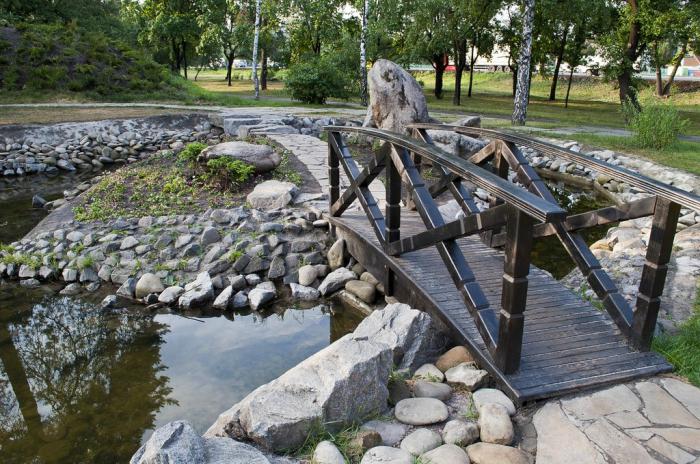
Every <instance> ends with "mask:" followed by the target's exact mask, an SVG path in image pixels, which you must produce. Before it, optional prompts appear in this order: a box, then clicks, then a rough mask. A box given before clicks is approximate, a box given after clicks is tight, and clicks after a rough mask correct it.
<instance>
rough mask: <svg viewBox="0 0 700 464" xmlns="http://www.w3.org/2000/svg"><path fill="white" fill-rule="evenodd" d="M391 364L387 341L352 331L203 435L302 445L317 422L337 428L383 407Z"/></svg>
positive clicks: (261, 390) (280, 446)
mask: <svg viewBox="0 0 700 464" xmlns="http://www.w3.org/2000/svg"><path fill="white" fill-rule="evenodd" d="M391 368H392V355H391V349H390V348H389V347H388V346H387V345H386V344H384V343H382V342H380V341H375V340H372V339H368V338H364V337H362V338H357V337H355V336H354V335H353V334H348V335H346V336H344V337H342V338H341V339H339V340H337V341H336V342H334V343H332V344H331V345H330V346H328V347H326V348H325V349H323V350H321V351H319V352H318V353H316V354H314V355H312V356H311V357H309V358H307V359H306V360H304V361H302V362H301V363H299V364H298V365H297V366H295V367H293V368H292V369H290V370H288V371H287V372H285V373H284V374H282V375H281V376H280V377H278V378H277V379H275V380H273V381H272V382H270V383H268V384H265V385H263V386H261V387H259V388H257V389H256V390H255V391H253V392H252V393H250V394H249V395H248V396H246V397H245V398H244V399H243V400H242V401H241V402H239V403H238V404H236V405H234V406H233V407H232V408H231V409H229V410H228V411H226V412H224V413H223V414H221V415H220V416H219V418H218V419H217V421H216V423H215V424H214V425H212V426H211V427H210V428H209V430H208V431H207V433H206V434H205V436H207V437H211V436H231V437H238V438H242V439H247V440H252V441H254V442H256V443H259V444H260V445H262V446H265V447H266V448H269V449H271V450H276V451H280V450H288V449H292V448H295V447H298V446H299V445H301V444H302V443H304V441H305V440H306V438H307V435H308V433H309V432H310V431H311V430H312V428H313V427H314V426H315V425H316V424H318V423H323V424H331V426H332V427H333V428H335V429H337V430H339V429H341V428H342V427H344V426H348V425H350V424H351V423H353V422H356V421H358V420H360V419H362V418H363V417H365V416H368V415H372V414H377V413H379V412H380V411H383V410H384V408H385V407H386V401H387V397H388V391H387V388H386V385H387V383H388V380H389V373H390V371H391ZM409 462H410V461H409Z"/></svg>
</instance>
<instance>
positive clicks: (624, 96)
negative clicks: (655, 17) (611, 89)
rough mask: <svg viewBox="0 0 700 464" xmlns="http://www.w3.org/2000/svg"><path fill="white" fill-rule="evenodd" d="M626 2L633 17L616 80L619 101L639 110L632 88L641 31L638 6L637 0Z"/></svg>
mask: <svg viewBox="0 0 700 464" xmlns="http://www.w3.org/2000/svg"><path fill="white" fill-rule="evenodd" d="M627 4H628V5H629V6H630V10H631V13H632V17H633V18H634V19H633V20H632V23H631V24H630V31H629V35H628V37H627V45H626V47H625V62H624V63H623V66H622V70H621V71H620V73H619V74H618V76H617V82H618V85H619V87H620V103H623V104H624V103H625V102H626V101H629V102H630V103H631V104H632V105H633V106H634V107H635V108H636V109H638V110H639V109H641V107H640V106H639V101H638V100H637V95H636V92H635V91H634V88H632V73H633V71H634V63H635V62H636V61H637V58H638V57H639V36H640V31H641V26H640V24H639V18H638V9H639V8H638V5H637V0H627Z"/></svg>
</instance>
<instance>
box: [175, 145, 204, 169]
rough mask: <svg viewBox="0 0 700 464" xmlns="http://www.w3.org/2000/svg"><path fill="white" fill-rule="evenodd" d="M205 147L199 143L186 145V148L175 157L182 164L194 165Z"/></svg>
mask: <svg viewBox="0 0 700 464" xmlns="http://www.w3.org/2000/svg"><path fill="white" fill-rule="evenodd" d="M205 148H207V146H206V145H205V144H203V143H200V142H193V143H188V144H187V146H186V147H185V148H184V149H183V150H182V151H181V152H180V153H179V154H178V155H177V159H178V160H180V161H182V162H183V163H188V164H194V163H196V162H197V157H198V156H199V154H200V153H202V150H204V149H205Z"/></svg>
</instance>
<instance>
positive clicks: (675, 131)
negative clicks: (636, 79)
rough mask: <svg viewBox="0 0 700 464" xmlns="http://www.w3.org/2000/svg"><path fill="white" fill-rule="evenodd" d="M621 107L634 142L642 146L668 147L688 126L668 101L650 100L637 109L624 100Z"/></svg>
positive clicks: (658, 148) (660, 148)
mask: <svg viewBox="0 0 700 464" xmlns="http://www.w3.org/2000/svg"><path fill="white" fill-rule="evenodd" d="M622 108H623V112H624V113H625V117H626V119H627V121H628V125H629V127H630V129H631V130H632V132H634V137H635V140H636V142H637V143H638V144H639V145H640V146H641V147H644V148H654V149H657V150H662V149H665V148H668V147H669V146H671V145H672V144H673V143H674V142H675V141H676V139H677V138H678V136H679V135H681V134H682V133H683V131H684V130H685V128H686V127H687V126H688V120H685V119H681V115H680V113H679V112H678V110H677V109H676V108H675V107H674V106H673V105H672V104H670V103H665V104H664V103H659V102H652V103H649V104H647V105H644V107H643V108H642V109H641V110H638V109H637V108H635V107H634V105H632V104H631V103H629V102H625V103H624V105H623V107H622Z"/></svg>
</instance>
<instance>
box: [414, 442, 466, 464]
mask: <svg viewBox="0 0 700 464" xmlns="http://www.w3.org/2000/svg"><path fill="white" fill-rule="evenodd" d="M420 459H421V463H425V464H469V456H467V453H466V451H464V450H463V449H462V448H460V447H459V446H457V445H450V444H447V445H442V446H440V447H438V448H435V449H434V450H431V451H428V452H427V453H425V454H423V455H421V457H420Z"/></svg>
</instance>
